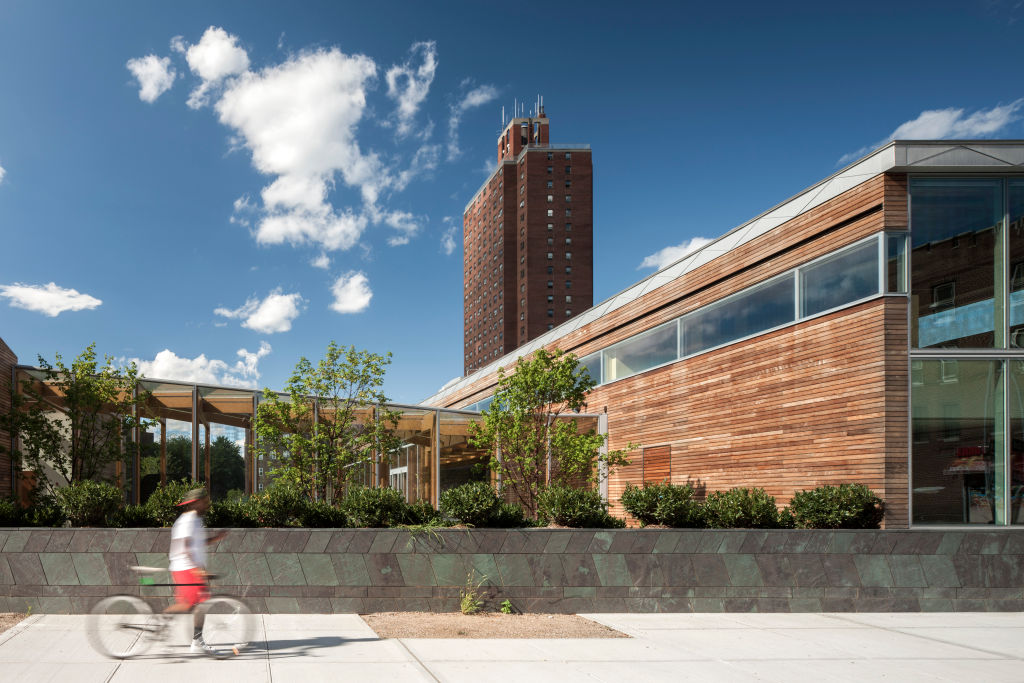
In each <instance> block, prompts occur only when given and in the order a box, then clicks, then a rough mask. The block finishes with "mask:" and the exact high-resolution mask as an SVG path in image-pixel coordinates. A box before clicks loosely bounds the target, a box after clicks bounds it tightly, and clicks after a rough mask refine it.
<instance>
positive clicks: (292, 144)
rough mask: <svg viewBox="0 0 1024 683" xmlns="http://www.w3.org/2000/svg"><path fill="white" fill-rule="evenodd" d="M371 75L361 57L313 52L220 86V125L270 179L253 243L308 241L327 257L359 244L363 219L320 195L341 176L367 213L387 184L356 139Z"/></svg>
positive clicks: (377, 161)
mask: <svg viewBox="0 0 1024 683" xmlns="http://www.w3.org/2000/svg"><path fill="white" fill-rule="evenodd" d="M375 73H376V66H375V65H374V63H373V61H372V60H370V59H369V58H368V57H364V56H361V55H355V56H348V55H345V54H343V53H342V52H341V51H339V50H337V49H331V50H320V51H317V52H312V53H305V54H301V55H298V56H295V57H292V58H291V59H289V60H288V61H287V62H285V63H283V64H281V65H278V66H274V67H269V68H267V69H264V70H263V71H262V72H260V73H258V74H257V73H252V72H246V73H245V74H243V75H242V76H240V77H239V78H237V79H234V80H233V81H232V82H231V84H229V85H228V86H227V87H226V89H225V92H224V95H223V97H222V98H221V99H220V100H219V101H218V102H217V103H216V110H217V113H218V114H219V116H220V121H221V123H223V124H225V125H227V126H229V127H231V128H233V129H234V130H235V131H236V132H237V134H238V141H239V143H240V144H242V145H244V146H245V147H246V148H247V149H248V150H249V151H250V152H251V154H252V163H253V166H255V167H256V169H257V170H258V171H260V172H261V173H264V174H266V175H272V176H276V178H275V179H274V180H273V181H272V182H271V183H270V184H269V185H267V186H266V187H264V188H263V191H262V193H261V196H262V199H263V208H264V216H263V217H262V218H261V220H260V221H259V223H258V225H257V227H256V239H257V241H258V242H261V243H264V244H280V243H282V242H286V241H287V242H290V243H293V244H303V243H307V242H312V243H315V244H320V245H321V246H323V247H324V248H325V249H328V250H335V249H338V250H344V249H349V248H350V247H352V246H353V245H354V244H355V243H356V242H358V240H359V238H360V236H361V235H362V233H363V231H364V230H365V229H366V227H367V225H368V219H367V217H366V216H365V215H362V214H359V213H357V212H355V211H353V210H352V209H351V208H345V209H342V210H337V209H335V208H334V207H333V206H332V205H331V204H330V203H329V202H328V201H327V194H328V191H329V190H331V189H333V186H334V178H335V175H336V174H340V176H341V178H342V180H343V181H344V182H345V183H346V184H347V185H349V186H351V187H357V188H358V189H359V191H360V193H361V195H362V198H363V201H364V202H365V203H366V204H367V205H369V206H372V205H374V204H375V203H376V201H377V199H378V197H379V196H380V193H381V191H382V190H383V189H384V188H385V187H387V186H388V185H389V184H390V183H391V181H392V180H391V176H390V175H389V173H388V171H387V169H385V168H384V166H383V164H382V163H381V161H380V159H379V158H378V157H377V155H376V154H372V153H371V154H363V152H362V151H361V150H360V148H359V144H358V141H357V140H356V127H357V125H358V123H359V121H360V119H361V118H362V116H363V111H364V109H365V107H366V88H367V82H368V81H369V79H371V78H372V77H373V76H374V74H375Z"/></svg>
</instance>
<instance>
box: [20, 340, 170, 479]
mask: <svg viewBox="0 0 1024 683" xmlns="http://www.w3.org/2000/svg"><path fill="white" fill-rule="evenodd" d="M39 366H40V368H41V369H42V377H41V378H39V379H41V380H42V381H35V380H31V379H29V380H23V381H22V382H21V391H20V392H13V396H12V399H13V407H12V410H11V411H10V412H9V413H8V414H6V415H0V427H2V428H4V429H5V430H7V431H8V432H10V433H11V434H12V435H14V434H16V435H18V436H19V437H20V439H19V444H20V447H19V448H17V449H15V450H14V452H13V453H12V455H13V456H14V459H15V460H16V461H17V462H18V463H19V465H20V466H21V468H22V469H25V470H32V471H34V472H35V473H36V477H37V482H38V484H39V486H40V487H42V488H43V489H44V490H47V491H52V490H53V488H54V487H55V486H56V485H58V484H60V483H64V484H72V483H75V482H79V481H84V480H89V479H97V478H99V477H101V476H104V475H106V474H107V469H108V466H109V465H110V464H111V463H114V462H115V461H117V460H119V459H121V457H122V456H123V454H124V450H125V444H126V442H127V439H128V437H129V435H130V434H131V430H132V429H134V428H135V427H137V426H138V427H142V428H146V427H148V426H149V424H150V421H149V420H146V419H143V418H140V417H139V415H140V413H141V410H140V409H141V407H142V406H143V405H144V404H145V401H146V398H147V396H146V392H144V391H142V390H141V389H140V387H139V379H138V369H137V368H136V367H135V364H134V363H132V364H130V365H129V366H128V367H126V368H119V367H117V366H115V365H114V359H113V358H112V357H109V356H107V357H105V358H104V361H103V364H102V365H100V363H99V361H98V360H97V358H96V344H95V343H93V344H90V345H89V346H87V347H86V348H85V350H84V351H82V353H80V354H79V355H78V356H77V357H75V359H74V360H73V361H72V362H71V365H70V367H68V366H65V365H64V360H63V358H61V356H60V354H57V358H56V361H55V363H54V365H50V363H48V362H47V361H46V360H44V359H43V358H42V357H41V356H40V357H39ZM2 447H3V446H2V445H0V448H2ZM50 472H53V473H56V475H57V477H58V478H59V479H58V481H56V482H54V481H51V480H50V476H49V473H50Z"/></svg>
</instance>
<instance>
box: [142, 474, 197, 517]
mask: <svg viewBox="0 0 1024 683" xmlns="http://www.w3.org/2000/svg"><path fill="white" fill-rule="evenodd" d="M198 487H199V484H197V483H196V482H194V481H189V480H188V479H181V480H179V481H169V482H167V483H166V484H162V485H160V486H157V487H156V489H155V490H154V491H153V493H152V494H150V496H149V498H148V499H147V500H146V509H147V510H149V512H150V514H152V515H153V519H154V520H155V523H156V525H157V526H171V525H172V524H174V520H176V519H177V518H178V515H180V514H181V508H180V507H178V503H180V502H181V499H182V498H184V497H185V494H186V493H188V492H189V491H191V490H192V489H194V488H198Z"/></svg>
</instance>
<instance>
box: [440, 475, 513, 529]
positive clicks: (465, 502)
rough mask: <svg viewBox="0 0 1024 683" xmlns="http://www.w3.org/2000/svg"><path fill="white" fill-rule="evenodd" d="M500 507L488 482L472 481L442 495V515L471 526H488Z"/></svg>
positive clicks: (496, 496)
mask: <svg viewBox="0 0 1024 683" xmlns="http://www.w3.org/2000/svg"><path fill="white" fill-rule="evenodd" d="M500 506H501V500H500V499H499V498H498V494H497V493H495V492H494V488H493V487H492V486H491V485H490V483H488V482H486V481H472V482H469V483H468V484H462V485H461V486H456V487H455V488H451V489H448V490H447V491H444V492H443V493H442V494H441V514H442V515H444V516H445V517H448V518H451V519H454V520H457V521H458V522H460V523H461V524H468V525H469V526H487V525H488V524H489V523H490V521H491V518H492V517H493V516H494V514H495V513H496V512H497V511H498V508H499V507H500Z"/></svg>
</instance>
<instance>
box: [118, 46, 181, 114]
mask: <svg viewBox="0 0 1024 683" xmlns="http://www.w3.org/2000/svg"><path fill="white" fill-rule="evenodd" d="M125 66H126V67H127V68H128V70H129V71H131V72H132V75H133V76H135V80H136V81H138V82H139V99H140V100H142V101H143V102H149V103H153V102H156V98H158V97H160V96H161V95H163V94H164V93H165V92H167V91H168V90H170V89H171V86H172V85H174V79H175V78H176V77H177V76H178V72H177V71H175V70H174V68H173V67H172V66H171V58H170V57H157V56H156V55H146V56H145V57H139V58H137V59H129V60H128V63H127V64H125Z"/></svg>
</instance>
